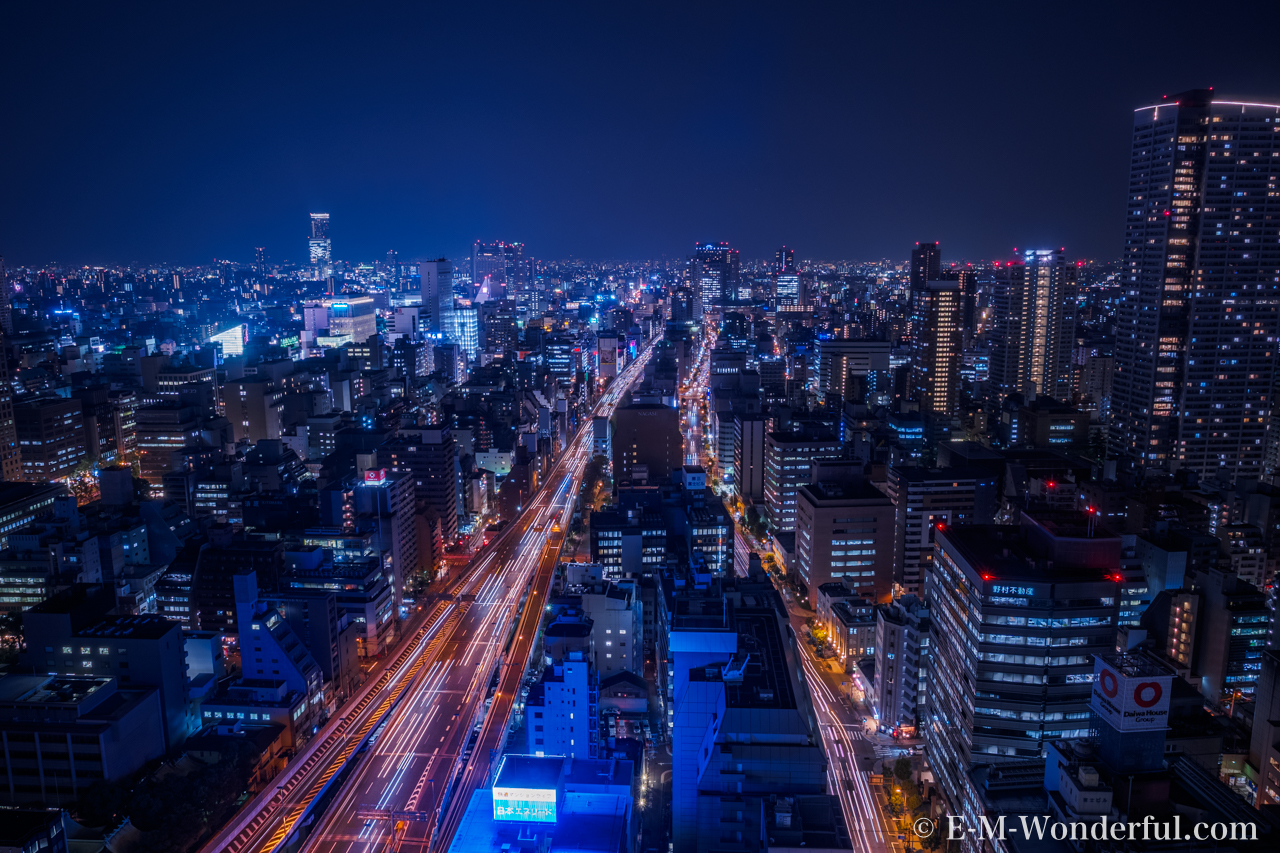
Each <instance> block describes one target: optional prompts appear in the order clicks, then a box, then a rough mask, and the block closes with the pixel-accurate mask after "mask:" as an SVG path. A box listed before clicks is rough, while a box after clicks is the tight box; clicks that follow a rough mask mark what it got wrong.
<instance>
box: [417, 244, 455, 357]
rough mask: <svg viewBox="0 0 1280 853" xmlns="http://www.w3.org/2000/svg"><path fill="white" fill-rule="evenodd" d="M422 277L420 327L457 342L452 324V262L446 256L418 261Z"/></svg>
mask: <svg viewBox="0 0 1280 853" xmlns="http://www.w3.org/2000/svg"><path fill="white" fill-rule="evenodd" d="M418 272H419V275H420V277H421V279H422V308H421V311H422V312H423V314H425V315H426V316H423V317H421V318H420V319H419V323H420V328H422V329H424V330H425V331H428V332H431V333H433V334H439V335H444V336H445V337H446V338H449V339H451V340H453V341H454V342H455V343H457V340H456V334H457V330H456V329H455V328H454V324H453V264H451V263H449V260H448V258H437V259H436V260H434V261H419V262H418Z"/></svg>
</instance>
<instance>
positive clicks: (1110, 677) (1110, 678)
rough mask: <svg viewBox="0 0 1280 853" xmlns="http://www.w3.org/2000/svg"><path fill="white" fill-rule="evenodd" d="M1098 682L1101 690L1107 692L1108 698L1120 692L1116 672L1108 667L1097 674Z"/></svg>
mask: <svg viewBox="0 0 1280 853" xmlns="http://www.w3.org/2000/svg"><path fill="white" fill-rule="evenodd" d="M1098 682H1099V683H1100V684H1101V685H1102V692H1103V693H1105V694H1107V698H1108V699H1114V698H1116V694H1117V693H1119V692H1120V683H1119V682H1118V681H1116V674H1115V673H1114V672H1112V671H1111V670H1109V669H1104V670H1103V671H1102V674H1101V675H1099V676H1098Z"/></svg>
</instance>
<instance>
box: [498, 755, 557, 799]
mask: <svg viewBox="0 0 1280 853" xmlns="http://www.w3.org/2000/svg"><path fill="white" fill-rule="evenodd" d="M564 765H565V760H564V758H563V757H562V756H546V757H542V756H537V755H507V756H504V757H503V759H502V763H501V764H500V765H499V767H498V773H497V775H496V776H495V777H494V780H493V785H494V787H496V788H530V789H533V790H547V789H550V788H556V787H558V786H559V784H560V778H561V775H562V774H563V773H564V769H565V767H564Z"/></svg>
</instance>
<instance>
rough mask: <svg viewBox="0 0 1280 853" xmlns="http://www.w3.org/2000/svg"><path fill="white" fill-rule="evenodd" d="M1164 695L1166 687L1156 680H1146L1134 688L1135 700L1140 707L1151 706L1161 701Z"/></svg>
mask: <svg viewBox="0 0 1280 853" xmlns="http://www.w3.org/2000/svg"><path fill="white" fill-rule="evenodd" d="M1163 695H1164V688H1163V687H1161V686H1160V684H1159V683H1158V682H1155V681H1144V682H1142V683H1141V684H1139V685H1138V686H1137V687H1135V688H1133V701H1134V702H1136V703H1137V704H1138V707H1139V708H1150V707H1151V706H1152V705H1154V704H1156V703H1157V702H1159V701H1160V697H1161V696H1163Z"/></svg>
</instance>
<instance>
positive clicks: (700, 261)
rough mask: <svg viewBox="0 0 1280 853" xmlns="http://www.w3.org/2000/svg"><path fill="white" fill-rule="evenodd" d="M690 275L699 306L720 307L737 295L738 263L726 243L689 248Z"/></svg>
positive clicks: (740, 263) (739, 266) (734, 252)
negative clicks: (691, 249)
mask: <svg viewBox="0 0 1280 853" xmlns="http://www.w3.org/2000/svg"><path fill="white" fill-rule="evenodd" d="M690 267H691V269H690V272H691V279H692V284H693V287H694V289H695V293H697V295H699V296H701V297H702V304H703V306H706V307H710V306H712V305H723V304H724V303H726V302H732V301H733V300H734V299H735V298H736V297H737V295H738V281H739V279H741V277H742V262H741V260H740V258H739V257H738V250H737V249H733V248H730V247H729V244H728V243H699V244H698V245H696V246H694V248H693V258H692V259H691V262H690Z"/></svg>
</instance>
